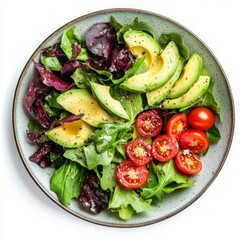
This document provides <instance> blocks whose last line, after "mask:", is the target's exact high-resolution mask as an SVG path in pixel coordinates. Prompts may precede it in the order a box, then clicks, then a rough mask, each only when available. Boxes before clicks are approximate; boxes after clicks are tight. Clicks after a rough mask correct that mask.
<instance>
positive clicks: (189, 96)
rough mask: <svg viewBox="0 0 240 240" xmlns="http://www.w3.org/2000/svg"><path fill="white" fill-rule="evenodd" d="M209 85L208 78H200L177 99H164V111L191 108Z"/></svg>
mask: <svg viewBox="0 0 240 240" xmlns="http://www.w3.org/2000/svg"><path fill="white" fill-rule="evenodd" d="M209 83H210V77H209V76H200V77H199V78H198V80H197V82H195V83H194V85H193V86H192V87H191V88H190V89H189V91H188V92H187V93H185V94H183V95H182V96H180V97H178V98H173V99H165V100H164V101H163V107H164V108H166V109H175V108H184V107H187V106H192V105H193V104H194V103H195V102H196V101H197V100H198V99H199V98H201V97H202V95H203V94H204V93H205V92H206V90H207V89H208V86H209Z"/></svg>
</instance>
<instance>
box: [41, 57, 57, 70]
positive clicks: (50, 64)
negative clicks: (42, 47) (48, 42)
mask: <svg viewBox="0 0 240 240" xmlns="http://www.w3.org/2000/svg"><path fill="white" fill-rule="evenodd" d="M41 63H42V64H43V65H44V67H45V68H46V69H47V70H48V71H49V72H52V71H60V70H61V69H62V65H61V63H60V62H59V60H58V58H57V57H55V56H53V57H47V56H44V55H43V54H41Z"/></svg>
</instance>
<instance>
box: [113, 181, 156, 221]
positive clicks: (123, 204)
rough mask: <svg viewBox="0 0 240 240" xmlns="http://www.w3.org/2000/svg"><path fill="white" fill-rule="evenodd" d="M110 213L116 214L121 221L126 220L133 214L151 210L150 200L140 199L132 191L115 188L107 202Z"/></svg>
mask: <svg viewBox="0 0 240 240" xmlns="http://www.w3.org/2000/svg"><path fill="white" fill-rule="evenodd" d="M109 208H110V210H111V211H112V212H118V214H119V217H120V218H121V219H124V220H127V219H130V218H131V217H132V215H133V214H134V213H141V212H145V211H151V210H153V207H152V206H151V200H150V199H148V200H144V199H142V198H141V197H140V196H139V195H138V194H137V193H136V192H135V191H134V190H132V189H126V188H122V187H120V186H118V185H117V186H116V188H115V191H114V193H113V196H112V198H111V199H110V202H109Z"/></svg>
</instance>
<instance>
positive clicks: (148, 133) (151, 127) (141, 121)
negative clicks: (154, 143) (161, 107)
mask: <svg viewBox="0 0 240 240" xmlns="http://www.w3.org/2000/svg"><path fill="white" fill-rule="evenodd" d="M135 125H136V130H137V132H138V134H139V135H141V136H143V137H155V136H157V135H158V134H159V133H160V131H161V130H162V118H161V116H160V115H159V113H158V112H157V111H156V110H155V109H150V110H147V111H144V112H142V113H140V114H139V115H138V116H137V119H136V123H135Z"/></svg>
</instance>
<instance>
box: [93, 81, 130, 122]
mask: <svg viewBox="0 0 240 240" xmlns="http://www.w3.org/2000/svg"><path fill="white" fill-rule="evenodd" d="M91 88H92V91H93V93H94V95H95V97H96V98H97V99H98V101H99V103H100V104H101V105H102V107H103V108H105V109H106V110H107V111H108V112H111V113H112V114H114V115H116V116H118V117H120V118H123V119H126V120H129V116H128V114H127V113H126V111H125V110H124V108H123V107H122V105H121V103H120V102H119V101H117V100H115V99H114V98H113V97H112V96H111V94H110V87H109V86H105V85H101V84H98V83H93V82H91Z"/></svg>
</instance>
